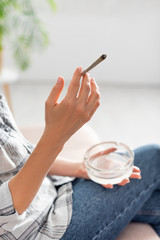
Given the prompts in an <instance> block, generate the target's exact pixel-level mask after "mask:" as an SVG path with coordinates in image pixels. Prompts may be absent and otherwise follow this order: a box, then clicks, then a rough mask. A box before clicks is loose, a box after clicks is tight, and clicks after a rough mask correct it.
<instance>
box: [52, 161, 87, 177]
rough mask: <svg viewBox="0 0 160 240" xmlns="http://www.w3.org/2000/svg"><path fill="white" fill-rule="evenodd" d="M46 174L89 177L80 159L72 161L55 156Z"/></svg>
mask: <svg viewBox="0 0 160 240" xmlns="http://www.w3.org/2000/svg"><path fill="white" fill-rule="evenodd" d="M48 175H58V176H69V177H76V178H85V179H89V177H88V175H87V171H86V168H85V166H83V162H82V161H73V160H69V159H66V158H62V157H61V158H57V159H56V160H55V161H54V163H53V164H52V166H51V168H50V170H49V172H48Z"/></svg>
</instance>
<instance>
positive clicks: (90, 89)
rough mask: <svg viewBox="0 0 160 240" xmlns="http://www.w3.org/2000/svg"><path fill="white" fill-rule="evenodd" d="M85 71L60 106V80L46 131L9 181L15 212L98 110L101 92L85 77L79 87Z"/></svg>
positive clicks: (47, 113) (47, 108)
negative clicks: (75, 134) (68, 143)
mask: <svg viewBox="0 0 160 240" xmlns="http://www.w3.org/2000/svg"><path fill="white" fill-rule="evenodd" d="M81 72H82V68H81V67H80V68H77V69H76V71H75V72H74V75H73V78H72V80H71V83H70V85H69V88H68V92H67V94H66V96H65V98H64V99H63V100H62V101H61V102H60V103H57V100H58V98H59V95H60V93H61V91H62V89H63V86H64V79H63V78H62V77H59V78H58V81H57V83H56V85H55V86H54V87H53V89H52V91H51V93H50V95H49V97H48V99H47V101H46V104H45V122H46V125H45V129H44V133H43V135H42V137H41V139H40V141H39V143H38V144H37V146H36V148H35V150H34V151H33V153H32V154H31V156H30V157H29V159H28V160H27V162H26V163H25V165H24V166H23V168H22V169H21V170H20V171H19V173H18V174H16V175H15V176H14V177H13V178H12V179H11V180H10V181H9V188H10V192H11V195H12V199H13V204H14V208H15V209H16V210H17V212H18V213H19V214H21V213H23V212H24V211H25V210H26V209H27V207H28V206H29V205H30V203H31V202H32V200H33V198H34V197H35V195H36V193H37V191H38V189H39V187H40V185H41V183H42V181H43V179H44V177H45V176H46V175H47V173H48V171H49V169H50V168H51V166H52V164H53V162H54V161H55V159H56V157H57V155H58V154H59V153H60V151H61V150H62V148H63V145H64V144H65V142H66V141H67V140H68V139H69V138H70V137H71V136H72V135H73V134H74V133H75V132H76V131H77V130H78V129H79V128H81V127H82V126H83V125H84V124H85V123H86V122H87V121H89V120H90V118H91V117H92V115H93V114H94V112H95V111H96V109H97V108H98V106H99V93H98V88H97V85H96V83H95V81H94V80H93V79H90V78H89V75H88V74H85V75H84V76H83V79H82V84H81V86H80V79H81Z"/></svg>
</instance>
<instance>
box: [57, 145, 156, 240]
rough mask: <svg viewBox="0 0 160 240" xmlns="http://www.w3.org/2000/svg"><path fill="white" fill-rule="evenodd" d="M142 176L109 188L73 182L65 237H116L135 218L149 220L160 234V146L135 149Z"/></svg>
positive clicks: (84, 239)
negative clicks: (71, 211) (71, 213)
mask: <svg viewBox="0 0 160 240" xmlns="http://www.w3.org/2000/svg"><path fill="white" fill-rule="evenodd" d="M135 165H136V166H138V167H139V168H140V169H141V175H142V179H140V180H138V179H131V182H130V183H129V184H127V185H125V186H123V187H122V186H118V185H116V186H114V188H113V189H106V188H104V187H103V186H101V185H99V184H96V183H94V182H92V181H90V180H84V179H75V180H74V181H73V215H72V219H71V222H70V224H69V226H68V228H67V231H66V232H65V234H64V235H63V237H62V238H61V240H71V239H72V240H114V239H116V237H117V236H118V235H119V233H120V232H121V231H122V230H123V229H124V228H125V227H126V226H127V225H128V223H129V222H131V221H136V222H142V223H149V224H151V226H152V227H153V228H154V230H155V231H156V232H157V234H158V235H159V236H160V146H158V145H147V146H144V147H140V148H138V149H136V150H135Z"/></svg>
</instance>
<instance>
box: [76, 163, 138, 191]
mask: <svg viewBox="0 0 160 240" xmlns="http://www.w3.org/2000/svg"><path fill="white" fill-rule="evenodd" d="M76 177H78V178H85V179H89V176H88V174H87V169H86V167H85V164H84V162H81V163H79V168H78V169H77V171H76ZM129 178H135V179H141V173H140V169H139V168H138V167H136V166H133V171H132V174H131V175H130V177H129ZM129 178H125V179H123V181H122V182H120V183H119V184H118V185H120V186H124V185H126V184H127V183H129V182H130V180H129ZM102 186H103V187H105V188H113V184H106V185H105V184H102Z"/></svg>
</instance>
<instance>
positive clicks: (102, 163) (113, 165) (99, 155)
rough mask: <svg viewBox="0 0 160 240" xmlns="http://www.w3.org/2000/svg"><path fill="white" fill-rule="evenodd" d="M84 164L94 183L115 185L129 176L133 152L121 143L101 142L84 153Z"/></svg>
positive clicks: (132, 162)
mask: <svg viewBox="0 0 160 240" xmlns="http://www.w3.org/2000/svg"><path fill="white" fill-rule="evenodd" d="M84 163H85V166H86V168H87V173H88V175H89V177H90V178H91V179H92V180H93V181H94V182H97V183H100V184H117V183H120V182H121V181H122V180H123V179H124V178H128V177H129V176H130V175H131V173H132V169H133V164H134V152H133V151H132V150H131V149H130V148H129V147H128V146H127V145H126V144H123V143H117V142H102V143H99V144H96V145H94V146H92V147H91V148H89V149H88V150H87V151H86V153H85V156H84Z"/></svg>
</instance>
